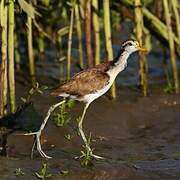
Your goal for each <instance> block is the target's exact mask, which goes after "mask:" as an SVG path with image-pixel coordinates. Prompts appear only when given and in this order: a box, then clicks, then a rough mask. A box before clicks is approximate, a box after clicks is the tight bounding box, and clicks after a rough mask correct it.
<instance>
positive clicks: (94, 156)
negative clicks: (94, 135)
mask: <svg viewBox="0 0 180 180" xmlns="http://www.w3.org/2000/svg"><path fill="white" fill-rule="evenodd" d="M92 157H93V158H94V159H96V160H104V159H106V158H104V157H102V156H98V155H95V154H92Z"/></svg>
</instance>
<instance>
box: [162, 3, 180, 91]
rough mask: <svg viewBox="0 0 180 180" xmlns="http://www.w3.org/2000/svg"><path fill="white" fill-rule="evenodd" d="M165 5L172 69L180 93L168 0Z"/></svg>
mask: <svg viewBox="0 0 180 180" xmlns="http://www.w3.org/2000/svg"><path fill="white" fill-rule="evenodd" d="M163 6H164V16H165V19H166V25H167V29H168V39H169V48H170V58H171V65H172V70H173V79H174V86H175V91H176V93H178V92H179V78H178V68H177V62H176V55H175V47H174V38H173V33H172V26H171V14H170V11H169V5H168V1H167V0H163Z"/></svg>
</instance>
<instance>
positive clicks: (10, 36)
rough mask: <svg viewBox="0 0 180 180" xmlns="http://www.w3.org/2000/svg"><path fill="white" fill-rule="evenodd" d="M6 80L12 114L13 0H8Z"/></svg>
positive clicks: (14, 101)
mask: <svg viewBox="0 0 180 180" xmlns="http://www.w3.org/2000/svg"><path fill="white" fill-rule="evenodd" d="M8 78H9V98H10V111H11V112H12V113H14V112H15V110H16V98H15V73H14V0H9V4H8Z"/></svg>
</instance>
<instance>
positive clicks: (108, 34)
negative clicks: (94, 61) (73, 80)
mask: <svg viewBox="0 0 180 180" xmlns="http://www.w3.org/2000/svg"><path fill="white" fill-rule="evenodd" d="M103 11H104V32H105V41H106V52H107V57H108V60H109V61H110V60H113V49H112V40H111V22H110V6H109V0H104V1H103ZM110 91H111V96H112V98H116V86H115V83H113V85H112V87H111V90H110Z"/></svg>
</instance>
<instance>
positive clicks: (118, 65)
mask: <svg viewBox="0 0 180 180" xmlns="http://www.w3.org/2000/svg"><path fill="white" fill-rule="evenodd" d="M130 54H131V53H129V52H128V51H125V50H124V49H122V50H121V52H120V53H119V54H118V56H117V57H116V58H115V59H114V60H113V66H112V68H111V70H110V71H109V73H111V74H113V75H114V76H115V77H116V76H117V75H118V74H119V73H120V72H121V71H123V70H124V69H125V68H126V66H127V59H128V57H129V55H130Z"/></svg>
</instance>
